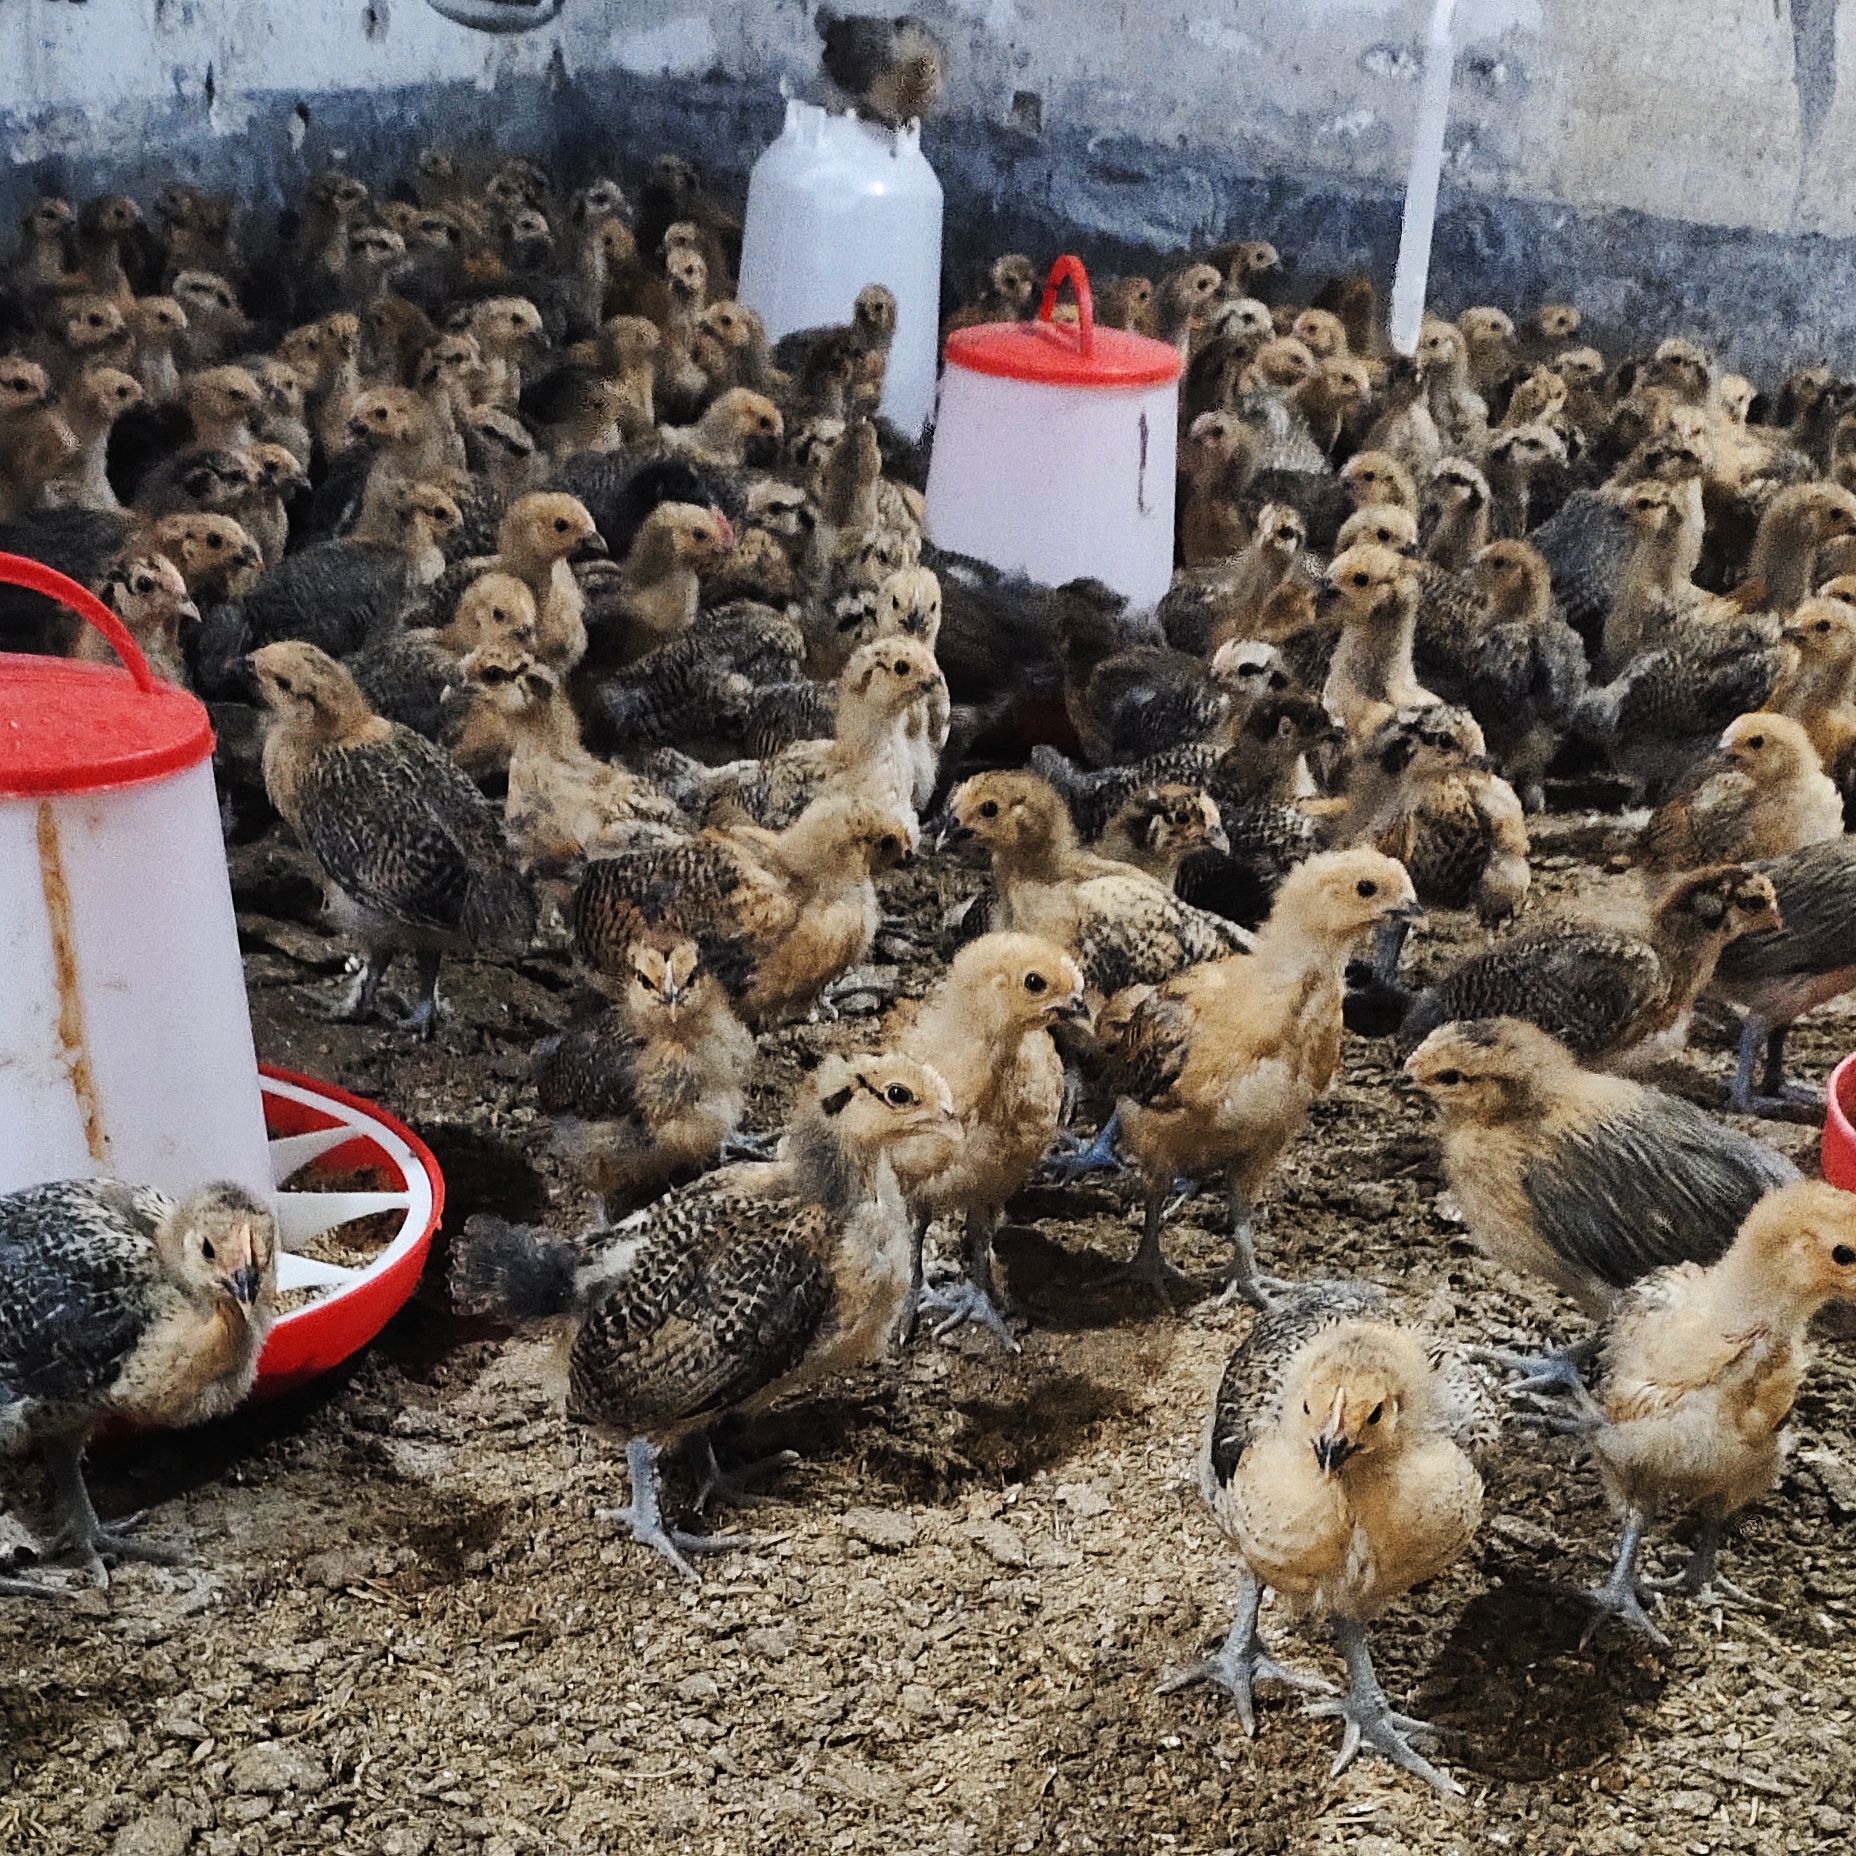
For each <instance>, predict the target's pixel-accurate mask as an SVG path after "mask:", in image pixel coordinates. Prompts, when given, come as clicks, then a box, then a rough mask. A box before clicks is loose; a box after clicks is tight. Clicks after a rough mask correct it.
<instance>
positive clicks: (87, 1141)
mask: <svg viewBox="0 0 1856 1856" xmlns="http://www.w3.org/2000/svg"><path fill="white" fill-rule="evenodd" d="M38 839H39V886H40V889H41V890H42V891H43V893H44V896H45V919H46V922H47V923H48V924H49V926H50V928H51V934H52V969H53V972H54V973H55V974H56V976H57V981H58V1041H59V1043H60V1044H62V1045H63V1046H64V1060H65V1066H66V1068H67V1069H69V1071H70V1072H71V1093H72V1094H73V1095H74V1096H76V1097H77V1107H78V1112H79V1113H80V1114H81V1115H82V1116H83V1118H84V1145H85V1147H86V1148H88V1149H89V1152H90V1157H91V1159H93V1160H94V1161H95V1162H96V1163H97V1164H98V1166H107V1165H108V1163H109V1157H110V1137H109V1135H108V1133H107V1132H106V1131H105V1129H104V1126H103V1104H102V1103H101V1102H100V1101H99V1100H98V1097H97V1077H96V1072H95V1071H94V1070H93V1069H92V1068H91V1064H90V1046H89V1043H88V1042H87V1041H86V1039H85V1036H84V1001H83V998H82V995H81V994H80V993H79V992H78V987H77V936H76V932H75V929H74V927H73V924H72V919H71V885H70V882H69V880H68V879H67V878H66V876H65V872H64V849H63V847H62V846H61V845H60V843H59V841H58V819H57V816H56V814H55V813H54V812H53V811H52V808H51V806H50V804H49V803H46V802H41V804H40V806H39V817H38Z"/></svg>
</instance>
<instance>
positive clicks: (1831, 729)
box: [1766, 579, 1856, 813]
mask: <svg viewBox="0 0 1856 1856" xmlns="http://www.w3.org/2000/svg"><path fill="white" fill-rule="evenodd" d="M1780 638H1781V641H1782V642H1783V643H1784V645H1785V646H1786V647H1787V650H1788V653H1789V656H1788V660H1787V663H1786V665H1785V668H1784V669H1783V670H1782V671H1781V672H1780V674H1779V680H1778V681H1777V682H1776V683H1775V684H1774V685H1773V686H1772V693H1771V695H1770V696H1768V697H1767V698H1766V706H1767V708H1768V709H1770V710H1772V711H1773V712H1774V713H1775V714H1778V715H1788V716H1790V717H1791V718H1792V720H1793V721H1795V722H1796V723H1798V725H1799V726H1800V727H1801V728H1803V730H1804V732H1805V733H1806V735H1808V736H1809V737H1810V741H1811V745H1812V747H1814V748H1815V749H1816V750H1817V758H1818V760H1819V762H1820V763H1821V765H1822V766H1823V769H1824V771H1825V772H1826V773H1827V774H1829V776H1830V777H1831V779H1832V780H1834V781H1835V782H1836V786H1837V790H1838V791H1839V792H1841V793H1843V794H1845V795H1848V794H1849V793H1850V792H1851V791H1852V790H1856V579H1852V580H1848V581H1844V580H1833V581H1831V582H1830V583H1829V584H1828V585H1826V586H1824V587H1822V588H1820V589H1819V593H1818V596H1817V597H1816V598H1815V599H1807V600H1806V601H1805V602H1804V604H1803V605H1801V606H1800V607H1799V608H1798V610H1797V611H1796V612H1794V613H1793V614H1792V616H1791V617H1790V618H1789V619H1788V620H1786V622H1785V629H1784V630H1783V631H1782V632H1781V633H1780ZM1845 810H1846V813H1847V810H1848V801H1847V797H1846V800H1845Z"/></svg>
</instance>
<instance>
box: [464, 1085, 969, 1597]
mask: <svg viewBox="0 0 1856 1856" xmlns="http://www.w3.org/2000/svg"><path fill="white" fill-rule="evenodd" d="M959 1140H960V1124H959V1120H958V1118H957V1117H956V1116H955V1114H954V1109H953V1102H952V1098H951V1097H950V1096H949V1094H948V1089H947V1085H946V1083H944V1082H943V1081H942V1080H941V1078H940V1077H939V1076H938V1075H936V1074H935V1072H934V1071H933V1070H931V1069H928V1068H927V1067H925V1066H924V1065H922V1064H919V1063H917V1062H915V1061H914V1060H913V1059H911V1058H908V1057H902V1056H869V1055H863V1056H855V1057H831V1058H827V1059H826V1061H825V1062H824V1063H822V1064H821V1065H820V1066H819V1068H818V1071H817V1073H816V1074H815V1076H814V1077H813V1079H812V1082H811V1084H810V1085H809V1087H808V1090H807V1093H806V1099H805V1101H804V1102H803V1104H802V1105H801V1107H800V1108H799V1110H798V1111H797V1112H796V1114H795V1115H794V1118H793V1122H792V1124H791V1126H790V1128H789V1130H788V1132H787V1135H786V1138H785V1140H784V1142H783V1143H782V1153H783V1155H784V1157H783V1158H782V1159H781V1160H779V1161H777V1162H775V1163H774V1164H773V1165H771V1166H766V1167H743V1168H731V1169H728V1170H726V1171H724V1172H722V1173H720V1174H718V1175H715V1176H714V1177H713V1178H711V1179H707V1180H702V1181H699V1182H698V1183H697V1184H695V1185H693V1186H685V1187H682V1188H680V1189H679V1190H677V1191H674V1192H672V1193H670V1194H669V1195H668V1196H667V1197H665V1198H662V1199H659V1200H658V1201H657V1202H656V1203H655V1204H654V1205H652V1206H650V1207H648V1208H647V1209H645V1210H644V1211H641V1212H639V1213H636V1214H635V1215H634V1216H633V1217H632V1218H630V1219H628V1220H626V1222H625V1223H624V1224H623V1225H621V1226H620V1227H619V1229H618V1230H617V1231H615V1232H613V1233H612V1234H611V1235H610V1236H609V1237H607V1238H605V1240H604V1241H603V1243H601V1244H600V1245H598V1246H597V1247H590V1246H586V1245H583V1244H577V1243H572V1242H568V1241H565V1240H563V1239H560V1238H556V1237H552V1236H550V1235H548V1234H547V1233H545V1232H540V1231H534V1230H524V1229H522V1228H520V1227H517V1226H511V1225H506V1224H504V1223H503V1222H502V1221H501V1220H500V1219H494V1218H488V1217H482V1216H479V1217H477V1218H473V1219H472V1220H471V1222H470V1224H469V1225H468V1226H467V1227H466V1228H465V1231H464V1233H463V1235H462V1237H461V1238H460V1239H459V1241H458V1244H457V1248H456V1252H455V1256H454V1261H453V1264H452V1276H451V1283H452V1296H453V1299H454V1301H455V1302H456V1303H457V1304H458V1305H459V1306H460V1307H462V1308H464V1309H466V1310H468V1311H470V1312H473V1313H484V1314H495V1315H499V1316H501V1317H502V1318H503V1319H505V1320H509V1321H514V1322H520V1323H549V1324H551V1325H553V1326H554V1327H555V1328H556V1329H557V1330H558V1331H560V1333H561V1336H562V1340H563V1344H564V1351H565V1354H566V1364H567V1380H568V1394H567V1402H568V1409H569V1411H570V1412H571V1413H572V1414H573V1415H575V1416H578V1417H582V1418H588V1419H592V1420H593V1421H595V1422H597V1423H599V1424H601V1425H602V1426H605V1427H606V1428H608V1429H610V1430H613V1431H616V1432H618V1433H619V1434H620V1435H623V1436H625V1437H628V1438H629V1439H630V1442H629V1443H628V1444H627V1446H626V1462H627V1466H628V1468H629V1469H630V1472H631V1484H632V1492H631V1501H630V1503H629V1504H628V1505H627V1506H626V1507H624V1508H620V1509H613V1510H606V1511H603V1512H602V1518H603V1519H606V1520H609V1521H616V1522H618V1523H620V1524H621V1525H623V1526H625V1527H627V1528H628V1529H629V1530H630V1532H631V1535H632V1538H633V1539H634V1540H636V1541H638V1542H639V1543H640V1544H641V1545H644V1546H648V1547H651V1548H652V1549H654V1550H655V1551H656V1552H658V1553H661V1554H662V1555H663V1556H664V1557H665V1558H666V1559H667V1560H669V1561H670V1563H671V1565H673V1566H674V1567H675V1568H676V1569H677V1571H678V1572H680V1573H681V1574H682V1575H683V1576H684V1577H685V1578H694V1577H695V1572H694V1569H693V1568H692V1566H691V1565H690V1556H691V1555H694V1554H699V1553H705V1552H714V1551H717V1550H719V1549H722V1548H725V1547H729V1546H735V1545H752V1544H754V1543H753V1542H751V1541H746V1540H743V1539H740V1538H738V1537H737V1538H730V1537H719V1538H718V1537H704V1536H695V1535H690V1534H686V1533H683V1532H682V1531H681V1530H678V1529H675V1528H670V1527H666V1525H665V1522H664V1515H663V1509H662V1502H661V1496H660V1493H659V1476H658V1456H659V1453H660V1451H662V1450H663V1449H664V1448H666V1447H667V1446H671V1445H675V1444H677V1443H681V1442H683V1441H685V1440H688V1441H691V1442H693V1443H695V1444H696V1445H697V1446H698V1449H699V1451H700V1452H701V1456H702V1457H703V1458H705V1459H706V1461H707V1465H708V1468H709V1472H710V1475H709V1482H708V1488H706V1489H705V1491H704V1492H705V1495H706V1494H707V1493H708V1490H709V1489H712V1488H715V1487H717V1486H718V1485H719V1484H720V1483H721V1481H722V1478H721V1476H720V1472H719V1471H718V1470H717V1468H716V1465H715V1459H714V1452H713V1450H712V1449H711V1448H708V1447H707V1446H706V1443H705V1437H706V1433H707V1432H708V1431H709V1430H710V1429H712V1428H713V1427H714V1426H715V1425H717V1424H718V1423H720V1422H721V1421H722V1420H723V1419H724V1418H727V1417H729V1416H731V1415H739V1416H742V1417H749V1416H752V1415H753V1414H755V1413H756V1412H760V1411H764V1410H766V1409H767V1408H768V1407H769V1406H771V1405H773V1404H775V1403H777V1402H778V1401H780V1400H782V1399H784V1398H787V1397H790V1396H791V1395H793V1394H794V1393H797V1392H802V1391H805V1390H807V1389H809V1388H810V1387H812V1386H814V1385H816V1384H817V1383H818V1382H819V1381H821V1380H823V1379H825V1378H828V1377H830V1376H831V1375H833V1374H836V1373H841V1372H847V1371H850V1370H853V1369H855V1368H857V1367H860V1366H866V1365H869V1364H870V1363H872V1362H873V1361H875V1360H877V1359H878V1358H880V1357H881V1355H882V1354H883V1352H884V1351H885V1350H886V1349H887V1347H888V1346H889V1345H890V1342H891V1340H892V1338H893V1337H894V1335H895V1333H896V1331H897V1329H898V1327H899V1326H900V1324H901V1322H902V1321H903V1319H904V1317H905V1315H906V1312H907V1309H908V1305H909V1293H910V1286H911V1284H910V1255H911V1251H912V1249H913V1243H914V1237H913V1228H912V1220H911V1218H910V1214H909V1209H908V1205H907V1202H906V1200H905V1199H904V1197H903V1193H902V1188H901V1186H900V1185H899V1184H898V1180H897V1175H898V1173H899V1172H903V1171H907V1172H910V1173H914V1174H920V1173H925V1172H931V1171H932V1170H933V1169H934V1167H935V1166H936V1165H937V1164H938V1163H939V1162H941V1161H942V1160H944V1159H945V1158H946V1157H948V1156H950V1155H951V1152H952V1150H953V1149H954V1148H955V1147H956V1146H957V1145H958V1143H959Z"/></svg>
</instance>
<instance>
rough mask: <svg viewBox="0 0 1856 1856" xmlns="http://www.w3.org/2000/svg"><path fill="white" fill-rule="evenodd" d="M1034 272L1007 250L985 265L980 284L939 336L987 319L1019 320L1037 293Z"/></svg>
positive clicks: (1019, 256)
mask: <svg viewBox="0 0 1856 1856" xmlns="http://www.w3.org/2000/svg"><path fill="white" fill-rule="evenodd" d="M1037 288H1038V276H1037V271H1036V269H1035V268H1034V266H1033V265H1032V262H1031V260H1030V259H1029V258H1027V257H1026V256H1025V254H1024V253H1023V252H1020V251H1008V252H1005V253H1003V254H1002V255H1001V256H999V257H997V258H995V259H993V261H992V263H991V264H990V265H989V266H988V267H987V271H986V282H985V285H984V287H983V288H982V289H981V290H980V291H979V292H978V293H977V294H976V295H975V296H972V297H970V298H969V299H968V300H967V301H966V302H964V303H962V304H961V305H960V307H959V308H957V309H956V310H955V311H954V312H953V314H952V315H950V316H949V317H948V319H947V322H946V324H945V326H944V327H943V328H942V331H941V332H942V334H943V335H951V334H953V332H954V331H955V330H956V329H973V328H978V327H980V326H981V325H982V324H983V323H988V322H1023V321H1024V319H1025V318H1026V317H1027V316H1028V315H1029V314H1030V313H1031V299H1032V298H1033V297H1034V296H1035V295H1036V294H1037Z"/></svg>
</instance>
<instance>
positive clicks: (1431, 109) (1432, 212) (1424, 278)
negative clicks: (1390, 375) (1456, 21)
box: [1392, 0, 1456, 354]
mask: <svg viewBox="0 0 1856 1856" xmlns="http://www.w3.org/2000/svg"><path fill="white" fill-rule="evenodd" d="M1455 11H1456V0H1433V4H1432V7H1431V24H1430V30H1429V31H1428V32H1427V33H1426V34H1425V38H1424V77H1423V81H1422V85H1421V88H1420V89H1419V92H1418V123H1417V128H1416V130H1415V131H1414V133H1413V135H1412V138H1411V166H1410V168H1409V170H1408V171H1407V173H1406V176H1405V223H1404V225H1403V227H1402V228H1401V229H1400V232H1399V239H1398V269H1397V271H1395V272H1394V273H1393V277H1392V346H1393V347H1394V348H1396V349H1397V350H1398V352H1399V353H1400V354H1413V353H1415V352H1416V351H1417V346H1418V332H1419V330H1420V328H1421V327H1422V326H1423V323H1424V292H1425V286H1426V285H1427V283H1428V282H1429V280H1430V272H1431V232H1432V228H1433V227H1434V226H1435V225H1436V223H1437V182H1438V177H1439V175H1441V173H1442V172H1443V165H1444V125H1445V124H1446V123H1447V122H1448V120H1449V117H1450V74H1451V69H1452V67H1453V66H1454V64H1455V62H1456V60H1455V57H1454V55H1453V53H1452V51H1451V45H1450V18H1451V15H1452V14H1453V13H1454V12H1455Z"/></svg>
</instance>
